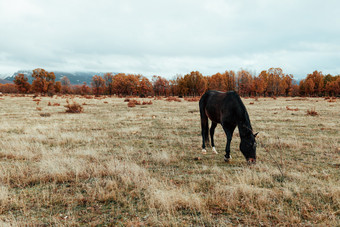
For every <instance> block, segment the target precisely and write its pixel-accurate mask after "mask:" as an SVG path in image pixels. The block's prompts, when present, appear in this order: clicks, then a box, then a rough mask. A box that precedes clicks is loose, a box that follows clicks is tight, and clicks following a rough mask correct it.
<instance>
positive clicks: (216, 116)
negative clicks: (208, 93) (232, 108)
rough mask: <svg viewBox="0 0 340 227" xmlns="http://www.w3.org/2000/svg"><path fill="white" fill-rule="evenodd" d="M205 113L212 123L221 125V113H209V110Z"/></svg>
mask: <svg viewBox="0 0 340 227" xmlns="http://www.w3.org/2000/svg"><path fill="white" fill-rule="evenodd" d="M205 113H206V114H207V116H208V118H209V119H210V120H211V121H213V122H215V123H221V114H220V113H219V111H208V110H207V109H205Z"/></svg>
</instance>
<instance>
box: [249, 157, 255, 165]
mask: <svg viewBox="0 0 340 227" xmlns="http://www.w3.org/2000/svg"><path fill="white" fill-rule="evenodd" d="M247 162H248V164H256V159H255V158H248V159H247Z"/></svg>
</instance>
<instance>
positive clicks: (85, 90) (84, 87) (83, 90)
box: [80, 82, 91, 95]
mask: <svg viewBox="0 0 340 227" xmlns="http://www.w3.org/2000/svg"><path fill="white" fill-rule="evenodd" d="M80 93H81V95H88V94H90V93H91V88H90V87H89V86H87V84H86V82H84V83H83V85H82V86H81V88H80Z"/></svg>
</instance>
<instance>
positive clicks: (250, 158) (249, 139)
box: [240, 132, 258, 164]
mask: <svg viewBox="0 0 340 227" xmlns="http://www.w3.org/2000/svg"><path fill="white" fill-rule="evenodd" d="M257 134H258V133H255V134H253V133H252V132H251V133H249V134H248V135H247V136H245V137H243V138H241V144H240V150H241V152H242V153H243V155H244V157H245V158H246V160H247V162H248V163H249V164H255V163H256V141H255V137H256V136H257Z"/></svg>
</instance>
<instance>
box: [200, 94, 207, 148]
mask: <svg viewBox="0 0 340 227" xmlns="http://www.w3.org/2000/svg"><path fill="white" fill-rule="evenodd" d="M206 99H207V93H205V94H204V95H203V96H202V97H201V99H200V102H199V108H200V116H201V129H202V142H203V144H202V148H203V149H205V145H206V144H209V124H208V116H207V114H206V112H205V107H206Z"/></svg>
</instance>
